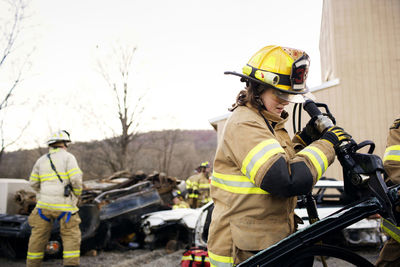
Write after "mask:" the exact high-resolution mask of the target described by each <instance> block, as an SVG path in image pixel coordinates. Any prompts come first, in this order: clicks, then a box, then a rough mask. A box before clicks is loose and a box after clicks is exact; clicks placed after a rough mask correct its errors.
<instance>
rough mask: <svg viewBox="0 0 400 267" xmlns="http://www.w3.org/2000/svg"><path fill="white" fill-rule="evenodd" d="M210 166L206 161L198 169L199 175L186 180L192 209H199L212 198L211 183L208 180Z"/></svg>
mask: <svg viewBox="0 0 400 267" xmlns="http://www.w3.org/2000/svg"><path fill="white" fill-rule="evenodd" d="M209 168H210V164H209V162H208V161H205V162H203V163H201V164H200V166H199V167H198V168H197V172H198V173H197V174H195V175H192V176H190V177H189V178H188V179H187V180H186V189H187V191H188V203H189V205H190V207H191V208H193V209H195V208H199V207H201V206H203V205H204V204H206V203H208V202H209V201H210V200H211V198H210V182H209V180H208V176H209Z"/></svg>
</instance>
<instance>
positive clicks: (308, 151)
mask: <svg viewBox="0 0 400 267" xmlns="http://www.w3.org/2000/svg"><path fill="white" fill-rule="evenodd" d="M297 154H298V155H304V156H306V157H307V158H309V159H310V160H311V163H312V164H313V165H314V167H315V169H316V170H317V173H318V177H317V180H318V179H319V178H321V176H322V174H323V173H324V172H325V171H326V169H327V168H328V159H327V157H326V155H325V154H324V152H322V151H321V150H320V149H319V148H317V147H314V146H308V147H306V148H304V149H303V150H301V151H300V152H298V153H297Z"/></svg>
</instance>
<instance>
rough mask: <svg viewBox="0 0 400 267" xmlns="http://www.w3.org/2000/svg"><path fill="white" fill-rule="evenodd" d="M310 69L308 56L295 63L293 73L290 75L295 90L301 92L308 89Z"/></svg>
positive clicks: (305, 55) (304, 55)
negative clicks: (307, 82)
mask: <svg viewBox="0 0 400 267" xmlns="http://www.w3.org/2000/svg"><path fill="white" fill-rule="evenodd" d="M309 67H310V57H309V56H308V55H307V54H303V56H302V57H300V58H299V59H297V60H296V61H295V62H294V63H293V65H292V72H291V74H290V81H291V83H292V88H293V90H295V91H301V90H304V89H305V88H306V81H307V75H308V68H309Z"/></svg>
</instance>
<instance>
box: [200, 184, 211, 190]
mask: <svg viewBox="0 0 400 267" xmlns="http://www.w3.org/2000/svg"><path fill="white" fill-rule="evenodd" d="M199 188H201V189H204V188H210V184H209V183H206V184H200V186H199Z"/></svg>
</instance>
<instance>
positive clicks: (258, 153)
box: [241, 139, 285, 183]
mask: <svg viewBox="0 0 400 267" xmlns="http://www.w3.org/2000/svg"><path fill="white" fill-rule="evenodd" d="M278 153H285V151H284V150H283V148H282V147H281V145H280V144H279V142H278V141H277V140H275V139H268V140H265V141H262V142H261V143H259V144H258V145H256V146H255V147H254V148H253V149H252V150H250V152H249V153H248V154H247V156H246V157H245V159H244V160H243V162H242V169H241V171H242V173H243V174H244V175H246V176H247V177H248V178H249V179H250V180H251V182H252V183H254V178H255V176H256V174H257V172H258V169H260V167H261V166H262V165H263V164H264V163H265V162H267V160H268V159H270V158H271V157H272V156H273V155H276V154H278Z"/></svg>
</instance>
